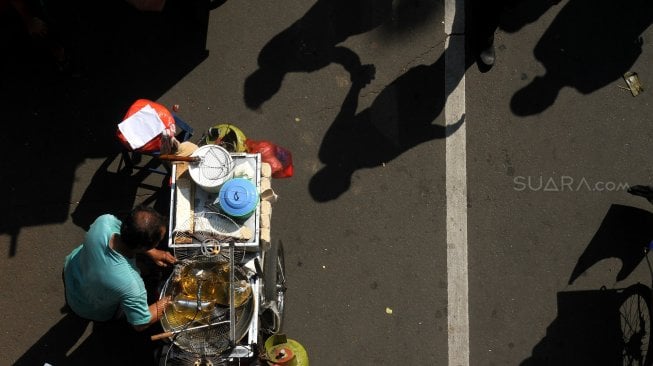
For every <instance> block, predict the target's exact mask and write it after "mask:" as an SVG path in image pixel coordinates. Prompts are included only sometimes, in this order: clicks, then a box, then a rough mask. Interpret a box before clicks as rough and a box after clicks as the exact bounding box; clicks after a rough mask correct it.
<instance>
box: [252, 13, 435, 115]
mask: <svg viewBox="0 0 653 366" xmlns="http://www.w3.org/2000/svg"><path fill="white" fill-rule="evenodd" d="M437 3H438V2H424V1H418V0H401V1H399V2H397V1H395V6H394V7H393V1H392V0H318V1H317V2H316V3H315V4H314V5H313V6H312V7H311V8H310V9H309V10H308V11H307V12H306V14H304V16H303V17H302V18H300V19H299V20H297V21H296V22H295V23H293V24H292V25H290V26H289V27H288V28H286V29H285V30H283V31H282V32H281V33H279V34H277V35H276V36H274V37H273V38H272V39H271V40H270V41H269V42H268V43H267V44H266V45H265V46H264V47H263V49H261V51H260V53H259V56H258V69H257V70H256V71H254V72H253V73H252V74H251V75H249V76H248V77H247V79H246V80H245V85H244V95H245V104H246V105H247V107H248V108H250V109H253V110H255V109H258V108H260V107H261V106H262V105H263V103H265V102H266V101H268V100H269V99H270V98H272V97H273V96H274V95H275V94H276V93H277V92H278V91H279V89H280V88H281V84H282V82H283V79H284V77H285V76H286V74H288V73H293V72H307V73H308V72H314V71H317V70H320V69H322V68H324V67H327V66H329V65H330V64H331V63H336V64H339V65H341V66H342V67H344V68H345V70H347V72H349V74H350V75H355V74H357V73H360V69H361V68H362V67H363V65H362V64H361V60H360V57H359V56H358V54H356V53H355V52H354V51H352V50H351V49H349V48H347V47H345V46H342V45H339V44H340V43H342V42H343V41H345V40H346V39H347V38H349V37H351V36H354V35H357V34H361V33H365V32H368V31H370V30H372V29H375V28H377V27H379V26H381V25H383V24H388V23H389V22H395V24H394V29H395V30H397V31H398V30H401V29H402V28H404V27H408V26H414V25H415V24H413V23H415V22H416V21H417V20H419V21H420V22H421V21H424V19H428V18H429V17H430V16H431V15H432V14H433V12H434V11H435V10H436V9H437V8H438V4H437ZM393 19H394V20H393Z"/></svg>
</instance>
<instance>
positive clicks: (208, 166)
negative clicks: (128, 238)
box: [153, 145, 285, 365]
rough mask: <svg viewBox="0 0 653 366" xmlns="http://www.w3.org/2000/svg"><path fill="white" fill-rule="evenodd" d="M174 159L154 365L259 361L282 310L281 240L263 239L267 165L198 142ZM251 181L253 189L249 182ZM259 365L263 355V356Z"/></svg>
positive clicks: (268, 197)
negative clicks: (170, 259)
mask: <svg viewBox="0 0 653 366" xmlns="http://www.w3.org/2000/svg"><path fill="white" fill-rule="evenodd" d="M183 160H185V161H180V162H177V163H174V164H172V175H171V196H170V216H169V217H170V221H169V231H168V232H169V238H168V246H169V247H170V248H171V249H172V250H173V252H174V255H175V256H176V257H177V259H178V263H177V264H176V265H175V268H174V269H173V271H172V274H171V275H170V277H169V278H168V279H167V281H165V283H164V285H163V288H162V290H161V297H164V296H168V297H170V299H171V302H170V304H169V305H168V306H167V307H166V308H165V311H164V316H163V317H162V320H161V326H162V328H163V330H164V333H162V334H160V335H157V336H154V337H153V339H164V340H166V344H167V346H166V347H165V348H164V350H165V351H164V352H163V354H162V356H161V358H160V364H161V365H231V364H247V365H250V364H258V363H257V362H264V361H261V359H266V358H265V356H263V357H261V355H262V354H264V353H262V350H263V348H264V343H265V341H266V338H267V339H269V338H270V336H273V335H275V334H277V333H279V331H280V329H281V320H282V319H283V311H284V292H285V273H284V256H283V248H282V246H281V243H280V242H277V243H273V242H272V241H271V240H270V221H271V214H272V203H273V202H274V201H275V200H276V195H275V194H274V192H273V191H272V188H271V185H270V180H271V175H270V169H269V166H266V164H265V163H262V162H261V156H260V154H249V153H233V152H227V151H226V150H225V149H223V148H222V147H219V146H215V145H205V146H201V147H200V148H198V149H197V150H196V151H195V152H193V154H192V155H191V156H190V158H189V159H183ZM252 187H253V189H254V190H252V189H251V188H252ZM261 364H266V363H261Z"/></svg>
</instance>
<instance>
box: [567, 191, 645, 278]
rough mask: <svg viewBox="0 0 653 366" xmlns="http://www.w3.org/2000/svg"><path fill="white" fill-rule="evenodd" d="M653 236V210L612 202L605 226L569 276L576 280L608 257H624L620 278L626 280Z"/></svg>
mask: <svg viewBox="0 0 653 366" xmlns="http://www.w3.org/2000/svg"><path fill="white" fill-rule="evenodd" d="M651 238H653V214H652V213H651V212H649V211H647V210H643V209H640V208H636V207H631V206H624V205H617V204H614V205H611V206H610V209H609V210H608V212H607V213H606V215H605V216H604V218H603V221H602V222H601V226H599V229H598V230H597V231H596V233H595V234H594V237H592V240H591V241H590V242H589V244H588V245H587V248H585V250H584V251H583V253H582V254H581V256H580V257H579V258H578V262H577V263H576V266H575V267H574V269H573V271H572V273H571V276H570V278H569V284H573V283H574V281H576V280H577V279H578V278H579V277H580V276H581V275H582V274H583V273H585V271H587V270H588V269H590V268H591V267H592V266H594V265H595V264H597V263H599V262H600V261H603V260H605V259H610V258H616V259H619V260H620V261H621V264H622V265H621V269H620V270H619V272H618V273H617V277H616V280H617V281H623V280H624V279H626V278H627V277H628V276H629V275H630V274H631V273H632V272H633V270H634V269H635V268H636V267H637V266H638V265H639V264H640V263H641V261H642V260H643V259H644V249H645V248H646V247H647V246H648V244H649V242H650V241H651Z"/></svg>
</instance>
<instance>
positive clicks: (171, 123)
mask: <svg viewBox="0 0 653 366" xmlns="http://www.w3.org/2000/svg"><path fill="white" fill-rule="evenodd" d="M148 104H149V105H150V107H152V108H154V110H155V111H156V113H157V114H158V115H159V117H160V118H161V121H163V124H164V125H165V127H166V130H170V131H172V136H174V131H175V118H174V117H173V116H172V113H170V111H169V110H168V109H167V108H166V107H164V106H163V105H161V104H159V103H156V102H153V101H151V100H148V99H139V100H137V101H135V102H134V104H132V105H131V107H129V110H127V113H125V116H124V117H123V120H125V119H127V118H128V117H129V116H131V115H132V114H134V113H136V112H138V111H139V110H141V108H143V107H145V106H146V105H148ZM116 131H117V132H116V134H117V136H118V139H119V140H120V142H121V143H122V144H123V145H124V146H125V147H126V148H127V149H128V150H131V149H132V148H131V146H130V145H129V142H127V139H126V138H125V136H123V134H122V132H120V130H119V129H116ZM160 150H161V135H159V136H157V137H155V138H154V139H152V140H150V141H149V142H148V143H147V144H145V145H143V146H142V147H139V148H138V149H136V151H138V152H141V153H154V152H158V151H160Z"/></svg>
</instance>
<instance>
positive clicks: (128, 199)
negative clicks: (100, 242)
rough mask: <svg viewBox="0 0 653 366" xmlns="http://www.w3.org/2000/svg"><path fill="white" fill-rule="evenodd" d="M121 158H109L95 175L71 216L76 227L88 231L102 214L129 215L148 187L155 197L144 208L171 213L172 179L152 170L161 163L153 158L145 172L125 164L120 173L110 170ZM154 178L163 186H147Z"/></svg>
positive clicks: (147, 200) (146, 163)
mask: <svg viewBox="0 0 653 366" xmlns="http://www.w3.org/2000/svg"><path fill="white" fill-rule="evenodd" d="M119 159H120V154H117V155H114V156H110V157H108V158H107V159H106V160H105V161H104V162H103V163H102V165H101V166H100V168H99V169H98V170H97V171H96V172H95V175H93V178H92V179H91V182H90V183H89V185H88V187H87V188H86V191H85V192H84V195H83V196H82V198H81V199H80V201H79V203H78V204H77V207H76V208H75V211H73V213H72V214H71V218H72V220H73V223H74V224H75V225H77V226H79V227H81V228H83V229H84V230H88V228H89V227H90V225H91V224H92V223H93V221H95V219H96V218H98V217H99V216H100V215H103V214H107V213H108V214H113V215H115V216H117V217H122V216H124V215H126V214H127V213H128V212H129V211H131V210H132V208H133V207H134V201H135V200H136V193H137V191H138V189H139V188H146V189H148V190H149V191H150V192H151V196H150V197H148V198H147V199H146V200H145V201H144V202H142V204H143V205H145V206H149V205H151V204H152V205H154V208H155V209H157V211H158V212H160V213H161V214H163V215H167V214H168V212H169V211H168V207H169V204H170V202H169V198H170V192H169V185H168V179H169V177H166V176H164V175H160V174H158V173H152V172H151V171H149V170H148V168H150V167H151V169H155V166H156V165H158V164H159V161H158V160H156V159H150V160H149V161H147V162H145V164H144V165H143V169H138V170H136V171H135V172H134V171H133V170H132V169H129V168H128V167H125V166H124V165H123V166H122V167H121V168H120V169H119V170H118V169H117V170H116V171H113V170H112V169H110V166H111V165H112V164H117V160H119ZM150 175H155V176H158V177H161V185H160V186H154V185H150V184H147V183H144V180H145V179H146V178H148V176H150ZM166 178H167V179H166Z"/></svg>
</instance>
